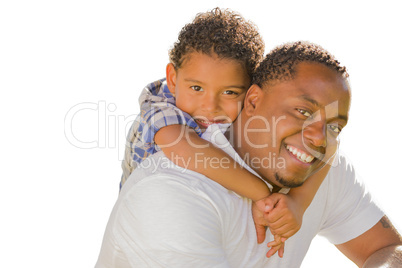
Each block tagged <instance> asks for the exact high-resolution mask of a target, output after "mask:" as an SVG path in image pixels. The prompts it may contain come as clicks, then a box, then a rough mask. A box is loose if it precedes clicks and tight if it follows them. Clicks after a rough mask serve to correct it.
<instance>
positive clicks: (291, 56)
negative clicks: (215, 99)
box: [253, 41, 349, 88]
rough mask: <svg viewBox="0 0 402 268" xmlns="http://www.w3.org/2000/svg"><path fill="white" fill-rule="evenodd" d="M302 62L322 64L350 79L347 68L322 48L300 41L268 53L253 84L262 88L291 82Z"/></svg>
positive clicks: (257, 71)
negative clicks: (267, 85) (276, 83)
mask: <svg viewBox="0 0 402 268" xmlns="http://www.w3.org/2000/svg"><path fill="white" fill-rule="evenodd" d="M301 62H311V63H320V64H323V65H325V66H327V67H329V68H330V69H332V70H334V71H336V72H337V73H339V74H340V75H341V76H342V77H344V78H347V77H349V74H348V73H347V71H346V68H345V67H344V66H341V65H340V63H339V61H337V60H336V59H335V57H334V56H333V55H331V54H330V53H329V52H328V51H326V50H325V49H323V48H322V47H321V46H319V45H316V44H313V43H310V42H307V41H298V42H292V43H286V44H283V45H281V46H278V47H276V48H275V49H273V50H272V51H271V52H270V53H268V54H267V55H266V57H265V59H264V60H263V61H262V62H261V64H260V65H259V67H258V68H257V70H256V72H255V73H254V76H253V84H257V85H258V86H259V87H261V88H262V87H263V86H264V85H266V84H272V83H275V82H282V81H288V80H291V79H293V78H294V77H295V74H296V66H297V65H298V64H299V63H301Z"/></svg>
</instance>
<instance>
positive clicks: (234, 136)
mask: <svg viewBox="0 0 402 268" xmlns="http://www.w3.org/2000/svg"><path fill="white" fill-rule="evenodd" d="M239 117H240V115H239ZM238 122H239V121H238V120H236V121H235V122H234V123H233V124H232V125H231V126H230V127H229V128H228V129H227V131H226V132H225V137H226V139H227V140H228V141H229V142H230V144H231V145H232V147H233V149H234V150H235V151H236V152H237V154H238V155H239V156H240V158H241V159H243V161H244V162H245V163H246V164H247V165H248V166H249V167H250V168H251V166H250V163H248V161H247V160H248V157H245V154H246V153H247V152H243V151H244V150H243V149H242V146H241V143H242V141H241V140H242V139H241V136H240V135H242V134H243V133H242V129H241V126H240V124H239V123H238ZM254 171H255V172H257V174H258V175H259V176H260V177H261V178H262V179H263V180H264V181H266V182H267V183H269V184H270V185H271V186H272V192H273V193H277V192H279V191H280V190H281V189H282V187H279V186H277V185H275V184H273V183H272V181H271V180H269V179H268V178H266V177H264V176H262V175H261V174H260V173H259V172H258V170H255V169H254Z"/></svg>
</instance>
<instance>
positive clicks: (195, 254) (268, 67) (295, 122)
mask: <svg viewBox="0 0 402 268" xmlns="http://www.w3.org/2000/svg"><path fill="white" fill-rule="evenodd" d="M346 78H347V73H346V70H345V69H344V68H343V67H341V66H340V65H339V63H338V62H337V61H335V60H334V59H333V58H332V56H331V55H329V54H328V53H327V52H326V51H324V50H323V49H321V48H320V47H318V46H315V45H312V44H308V43H301V42H298V43H293V44H287V45H284V46H281V47H279V48H277V49H275V50H273V51H272V52H271V53H269V54H268V55H267V57H266V59H265V60H264V61H263V63H261V65H260V66H259V68H258V70H257V72H256V74H255V77H254V85H253V86H252V87H251V88H250V89H249V91H248V92H247V96H246V98H245V102H244V108H243V110H242V112H241V114H240V115H239V117H238V119H237V120H236V121H235V122H234V123H233V125H232V129H231V132H230V134H231V136H230V140H231V141H232V142H231V144H232V146H233V147H232V146H230V145H229V144H228V140H227V139H226V137H225V136H224V135H223V134H222V132H221V131H220V130H219V127H218V125H212V126H211V127H210V128H209V129H208V130H207V131H206V132H205V133H204V136H203V138H205V139H207V140H210V141H211V142H212V143H214V144H216V146H219V147H221V148H222V149H224V150H225V151H226V153H228V154H229V155H230V156H232V157H233V158H235V159H236V160H237V161H238V162H239V163H240V164H242V165H244V166H245V167H246V168H248V169H249V170H250V171H251V169H250V167H252V168H253V170H254V171H255V173H256V174H258V175H259V176H260V177H261V178H262V179H263V180H265V181H266V182H267V183H269V184H271V185H272V186H273V190H274V191H279V190H280V189H282V188H286V187H290V188H292V187H297V186H299V185H301V184H303V183H304V181H305V180H306V179H307V178H308V177H309V176H310V175H311V174H313V173H314V172H316V171H317V170H318V169H319V168H320V167H321V166H322V162H324V161H327V159H328V158H330V157H331V156H332V155H333V153H334V152H335V151H336V144H337V138H338V135H339V132H340V131H341V130H342V128H343V127H345V126H346V124H347V121H348V112H349V104H350V90H349V84H348V82H347V79H346ZM200 157H202V156H200ZM312 158H313V160H312ZM307 159H308V160H307ZM243 160H244V161H243ZM220 161H221V162H220V164H221V165H224V163H225V161H223V160H222V159H221V160H220ZM337 161H338V163H337V164H336V165H334V166H333V167H332V168H331V169H330V171H329V173H328V175H327V177H326V178H325V180H324V181H323V183H322V185H321V187H320V189H319V190H318V191H317V193H316V195H315V198H314V200H313V201H312V203H311V205H310V206H309V208H308V209H307V210H306V212H305V214H304V218H303V224H302V227H301V229H300V230H299V232H298V233H296V234H295V235H294V236H292V237H291V238H289V239H288V240H287V241H286V252H285V256H284V257H283V258H282V259H281V258H279V257H278V256H273V257H271V258H266V257H265V252H266V250H267V249H266V247H265V245H264V244H258V243H257V238H256V235H255V229H254V222H253V219H252V212H251V201H250V200H248V199H245V198H242V197H239V196H238V195H236V194H235V193H233V192H231V191H228V190H227V189H225V188H224V187H222V186H221V185H219V184H217V183H215V182H213V181H212V180H209V179H208V178H206V177H204V176H202V175H200V174H198V173H195V172H192V171H189V170H185V169H183V168H179V167H178V166H175V165H173V164H172V163H171V162H170V161H168V160H167V158H166V157H165V156H164V155H163V153H157V154H155V155H153V156H151V157H149V158H148V159H147V160H146V161H144V162H143V164H142V165H141V168H138V169H136V170H135V172H134V173H133V174H132V176H130V179H129V180H128V181H127V182H126V185H125V186H124V187H123V189H122V192H121V193H120V196H119V199H118V201H117V203H116V205H115V207H114V209H113V212H112V215H111V218H110V220H109V223H108V226H107V229H106V232H105V237H104V241H103V245H102V249H101V253H100V256H99V260H98V263H97V267H299V266H300V265H301V262H302V260H303V258H304V256H305V254H306V252H307V250H308V247H309V245H310V242H311V240H312V239H313V238H314V236H315V235H317V234H320V235H323V236H325V237H327V238H328V240H329V241H330V242H332V243H333V244H335V245H336V246H337V248H338V249H339V250H340V251H342V252H343V253H344V254H345V255H346V256H347V257H349V258H350V259H351V260H352V261H353V262H355V263H356V264H357V265H358V266H363V265H364V267H378V265H380V264H384V263H385V262H388V263H390V265H391V266H389V267H397V266H398V265H402V262H401V258H402V239H401V237H400V235H399V234H398V233H397V232H396V231H395V229H394V228H392V225H391V224H390V222H389V221H388V220H387V218H386V217H385V216H384V214H383V212H382V211H381V210H380V209H379V208H378V207H377V206H376V205H375V204H374V203H373V202H372V200H371V197H370V195H369V194H368V193H367V192H366V191H365V190H364V186H363V185H362V184H361V183H360V182H359V181H358V180H357V178H356V175H355V172H354V170H353V167H352V166H351V165H350V163H348V162H347V160H346V159H345V158H344V157H341V156H340V157H339V158H338V159H337ZM200 162H202V163H205V164H210V165H212V164H213V163H214V164H216V161H212V159H203V160H202V161H200ZM267 163H269V166H267ZM266 236H267V237H266V241H271V240H272V238H273V237H272V235H271V234H270V233H269V232H267V235H266Z"/></svg>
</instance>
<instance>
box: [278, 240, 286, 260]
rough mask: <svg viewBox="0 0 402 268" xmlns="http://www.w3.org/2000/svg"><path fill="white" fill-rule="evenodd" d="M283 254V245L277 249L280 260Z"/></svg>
mask: <svg viewBox="0 0 402 268" xmlns="http://www.w3.org/2000/svg"><path fill="white" fill-rule="evenodd" d="M283 242H285V241H283ZM284 253H285V244H282V245H281V247H280V248H279V249H278V255H279V257H280V258H283V254H284Z"/></svg>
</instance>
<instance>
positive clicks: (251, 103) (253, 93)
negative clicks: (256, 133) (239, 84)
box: [243, 84, 263, 116]
mask: <svg viewBox="0 0 402 268" xmlns="http://www.w3.org/2000/svg"><path fill="white" fill-rule="evenodd" d="M262 95H263V92H262V89H261V88H260V87H259V86H257V85H256V84H253V85H251V87H250V88H249V89H248V91H247V94H246V97H245V98H244V108H243V110H244V111H245V112H246V114H247V115H249V116H251V115H254V112H255V110H256V109H257V107H258V106H259V105H260V103H261V100H262Z"/></svg>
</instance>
